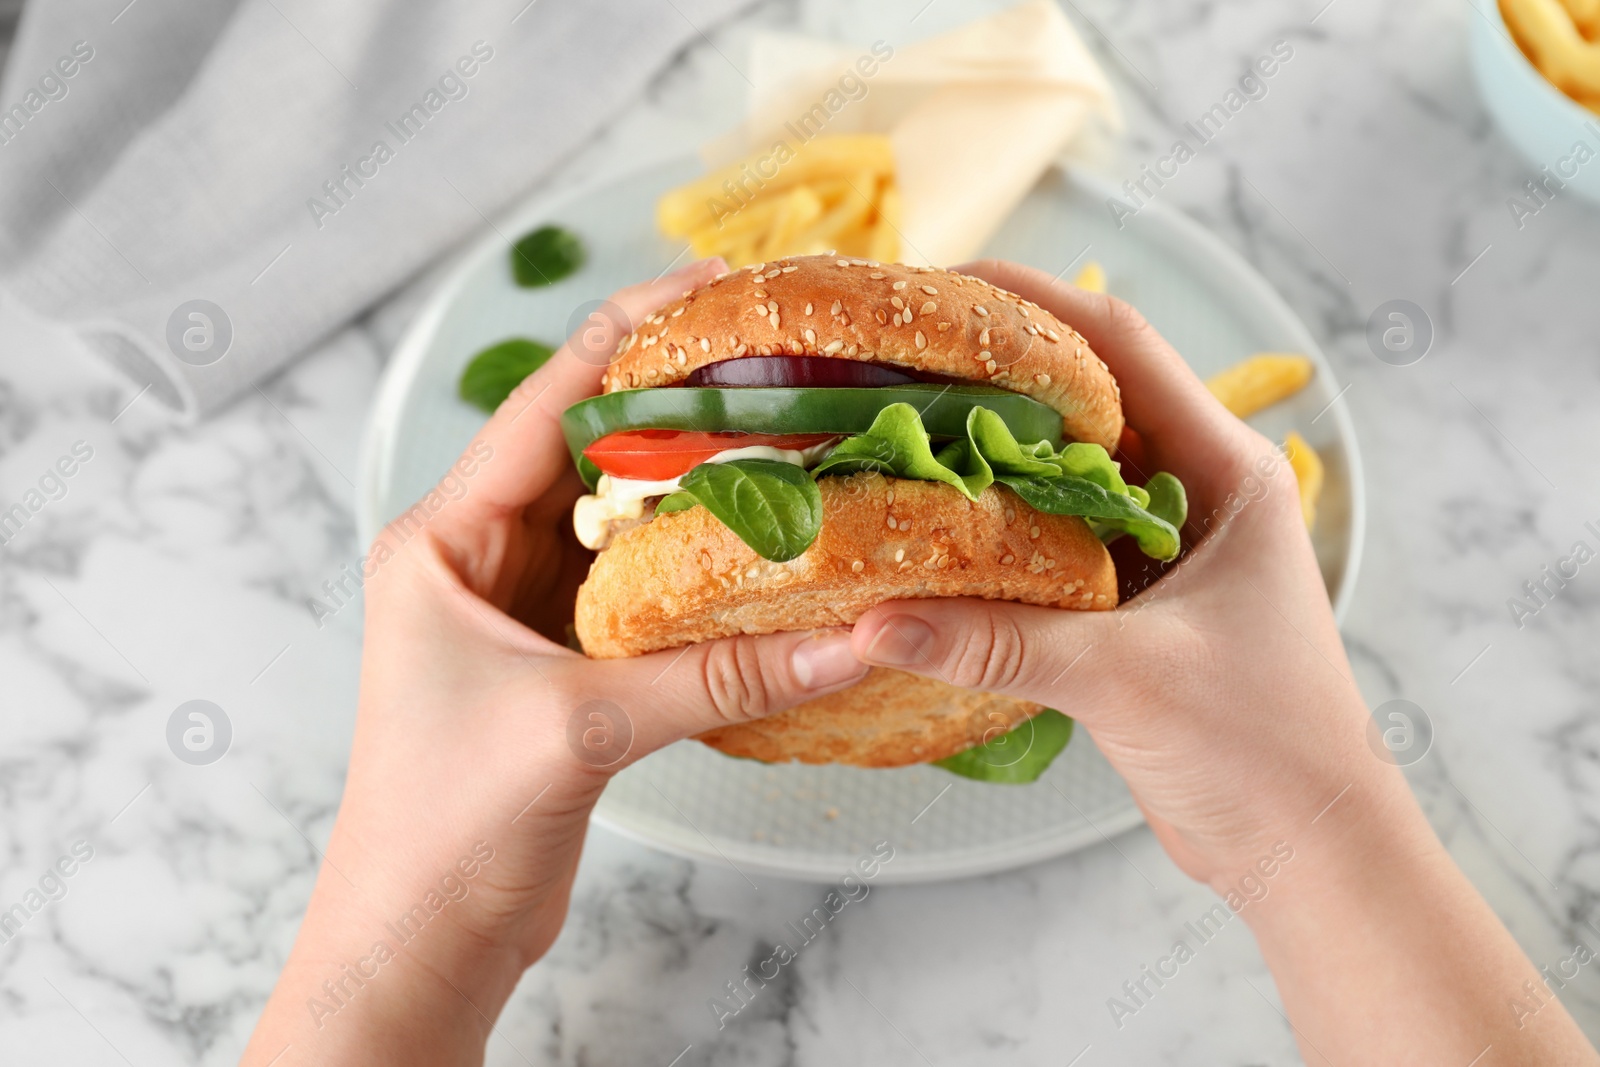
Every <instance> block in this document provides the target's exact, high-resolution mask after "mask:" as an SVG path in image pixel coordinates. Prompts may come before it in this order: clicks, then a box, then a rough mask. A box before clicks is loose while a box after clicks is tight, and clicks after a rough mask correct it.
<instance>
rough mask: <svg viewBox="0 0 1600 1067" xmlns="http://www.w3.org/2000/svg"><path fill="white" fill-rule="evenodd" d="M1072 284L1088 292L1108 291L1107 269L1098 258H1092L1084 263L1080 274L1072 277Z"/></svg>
mask: <svg viewBox="0 0 1600 1067" xmlns="http://www.w3.org/2000/svg"><path fill="white" fill-rule="evenodd" d="M1072 284H1073V285H1076V286H1077V287H1078V288H1079V289H1083V290H1085V291H1087V292H1091V293H1103V292H1105V291H1106V269H1105V268H1104V267H1102V266H1101V265H1100V263H1099V261H1098V260H1093V259H1091V260H1090V261H1089V262H1087V263H1085V264H1084V265H1083V269H1082V270H1080V271H1079V272H1078V276H1077V277H1076V278H1074V279H1072Z"/></svg>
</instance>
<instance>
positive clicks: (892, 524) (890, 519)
mask: <svg viewBox="0 0 1600 1067" xmlns="http://www.w3.org/2000/svg"><path fill="white" fill-rule="evenodd" d="M894 528H895V521H894V516H893V515H890V516H889V529H891V530H892V529H894ZM900 555H902V556H903V555H905V553H904V552H902V553H900ZM895 558H896V559H898V558H899V556H896V557H895Z"/></svg>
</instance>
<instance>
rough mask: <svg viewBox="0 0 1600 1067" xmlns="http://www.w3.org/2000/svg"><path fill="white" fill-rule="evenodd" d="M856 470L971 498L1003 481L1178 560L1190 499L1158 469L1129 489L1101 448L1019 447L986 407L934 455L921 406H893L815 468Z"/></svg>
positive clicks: (1041, 505)
mask: <svg viewBox="0 0 1600 1067" xmlns="http://www.w3.org/2000/svg"><path fill="white" fill-rule="evenodd" d="M857 471H877V472H879V473H881V474H891V475H894V476H895V477H897V478H916V479H920V480H922V481H937V482H943V483H945V484H946V485H949V486H951V487H953V488H955V489H957V490H959V491H960V492H961V493H962V494H964V495H965V496H966V497H967V498H968V499H970V500H976V499H978V496H979V494H981V493H982V492H983V491H984V490H985V489H987V488H988V487H989V486H990V485H992V484H994V483H995V482H999V483H1000V484H1002V485H1005V486H1007V487H1009V488H1010V489H1011V490H1012V491H1013V492H1015V493H1016V494H1017V495H1018V496H1020V497H1022V499H1023V500H1025V501H1026V502H1027V503H1028V504H1029V505H1030V506H1031V507H1033V508H1036V509H1037V510H1039V511H1043V512H1047V513H1049V514H1051V515H1081V516H1082V517H1083V518H1085V519H1087V520H1089V522H1090V523H1091V524H1092V525H1093V526H1094V528H1095V530H1096V532H1097V533H1099V534H1101V536H1102V537H1107V538H1110V539H1115V538H1116V537H1118V536H1120V535H1122V534H1129V535H1131V536H1132V537H1133V538H1134V540H1135V541H1136V542H1137V543H1138V545H1139V548H1140V550H1141V551H1142V552H1144V553H1145V554H1146V555H1148V556H1153V557H1155V558H1156V559H1160V560H1170V559H1174V558H1176V557H1177V555H1178V550H1179V547H1180V542H1179V537H1178V529H1179V528H1180V527H1181V526H1182V525H1183V520H1184V515H1185V510H1186V503H1185V499H1184V495H1183V486H1182V485H1181V484H1179V482H1178V480H1177V479H1176V478H1174V477H1173V476H1172V475H1170V474H1164V473H1163V474H1158V475H1156V476H1155V477H1154V478H1152V479H1151V480H1150V484H1149V485H1148V486H1147V487H1145V488H1143V489H1141V488H1139V487H1138V486H1130V485H1128V484H1127V483H1126V482H1124V481H1123V479H1122V474H1121V471H1120V470H1119V469H1118V466H1117V464H1116V463H1115V462H1113V461H1112V459H1111V456H1110V455H1108V454H1107V452H1106V450H1105V449H1104V448H1102V447H1100V446H1099V445H1091V444H1083V443H1081V442H1080V443H1074V444H1069V445H1067V446H1066V447H1064V448H1062V449H1061V451H1059V452H1057V451H1056V450H1055V449H1053V448H1052V447H1051V446H1050V444H1049V442H1047V441H1037V442H1034V443H1032V444H1021V443H1019V442H1018V441H1017V439H1016V438H1015V437H1014V436H1012V433H1011V430H1010V429H1009V428H1008V427H1007V426H1006V424H1005V420H1004V419H1002V418H1000V416H999V415H996V414H995V413H994V412H992V411H990V410H988V409H987V408H973V409H972V410H971V411H970V412H968V413H967V436H966V437H965V438H963V439H960V440H956V441H952V442H950V443H949V444H947V445H945V446H943V447H942V448H941V449H940V450H939V452H938V453H937V454H935V453H934V452H933V448H932V445H931V444H930V442H929V438H928V434H927V432H926V431H924V430H923V428H922V420H921V419H920V418H919V417H918V415H917V412H916V409H915V408H913V407H912V406H911V405H910V404H892V405H890V406H889V407H886V408H884V409H883V410H882V411H881V412H879V413H878V417H877V419H876V420H874V421H873V424H872V427H871V428H870V429H868V430H867V432H866V433H864V434H857V435H856V436H854V437H848V438H846V439H845V440H844V441H842V442H840V443H839V446H838V447H837V448H835V449H834V450H833V452H832V453H831V454H829V456H828V458H827V459H825V460H823V461H822V463H820V464H819V465H818V466H817V468H816V470H814V471H813V472H812V473H813V474H814V475H815V476H816V477H822V476H823V475H827V474H851V473H854V472H857Z"/></svg>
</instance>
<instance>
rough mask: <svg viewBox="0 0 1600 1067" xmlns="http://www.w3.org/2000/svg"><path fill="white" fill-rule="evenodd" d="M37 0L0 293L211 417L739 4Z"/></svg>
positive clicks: (4, 103) (2, 114) (5, 218)
mask: <svg viewBox="0 0 1600 1067" xmlns="http://www.w3.org/2000/svg"><path fill="white" fill-rule="evenodd" d="M525 2H526V0H495V2H487V0H433V2H428V0H336V2H332V3H330V2H326V0H205V2H202V3H197V2H195V0H133V2H132V3H129V4H128V5H127V6H126V7H122V6H121V3H122V0H112V3H110V4H109V5H108V4H107V3H106V2H105V0H34V2H32V3H30V4H29V5H28V7H27V8H26V10H25V11H24V14H23V18H22V23H21V26H20V27H19V29H18V33H17V37H16V40H15V42H14V46H13V48H12V50H11V53H10V56H9V58H8V60H7V64H6V70H5V76H4V79H3V81H0V285H3V286H4V287H5V288H6V289H7V290H8V291H9V292H10V293H11V294H12V295H14V296H15V297H16V298H18V299H19V300H20V301H21V302H22V303H23V304H25V305H26V306H28V307H30V308H31V309H33V310H34V311H36V312H38V313H40V314H42V315H44V316H47V317H49V318H53V319H58V320H63V321H67V322H70V323H72V324H74V325H75V326H76V327H77V328H78V329H79V330H80V332H81V333H82V334H83V336H84V337H85V338H87V339H88V340H89V341H90V342H91V343H92V344H93V346H94V347H96V348H98V349H100V350H102V351H104V352H105V353H106V354H107V355H108V356H109V357H110V358H111V359H112V360H114V361H115V362H116V363H117V365H119V366H120V367H122V368H123V369H124V370H125V371H126V372H127V373H128V374H129V375H130V376H132V377H133V378H134V379H135V380H136V382H138V383H139V384H148V385H150V392H151V394H152V395H154V396H156V397H158V398H159V399H161V400H162V401H164V402H165V403H167V404H168V405H170V406H171V407H173V408H175V409H177V410H179V411H182V412H184V413H186V414H188V415H191V416H197V415H204V414H207V413H209V412H212V411H215V410H216V409H217V408H219V407H221V406H222V405H224V404H226V403H228V402H229V401H230V400H232V399H234V398H235V397H237V396H239V395H240V394H242V393H244V392H246V391H247V390H249V389H250V388H251V387H252V385H254V384H255V383H256V382H258V381H260V380H261V379H262V378H264V377H265V376H267V375H270V374H271V373H273V372H274V371H276V370H278V369H279V368H281V367H283V366H284V365H285V364H287V363H288V362H289V361H291V360H293V359H294V358H295V357H296V356H298V355H300V354H302V353H303V352H305V351H306V350H307V349H308V348H309V347H311V346H312V345H314V344H315V343H316V342H317V341H318V340H320V339H322V338H324V337H327V336H328V335H329V334H330V333H332V332H333V331H334V330H336V329H338V328H339V327H340V326H341V325H342V324H344V323H346V322H347V321H349V320H350V319H351V318H352V317H354V316H355V315H357V314H359V313H360V312H361V311H362V310H363V309H365V308H366V307H367V306H368V305H370V304H371V303H372V302H373V301H374V300H376V299H378V298H379V297H381V296H382V295H383V294H385V293H386V292H388V291H390V290H391V289H393V288H394V287H395V286H396V285H397V284H399V283H400V282H402V281H403V280H405V279H406V278H407V277H408V276H409V275H411V274H412V273H413V272H415V271H416V270H417V269H418V268H419V267H421V266H423V265H425V264H426V263H427V262H428V261H429V260H430V259H431V258H433V257H436V256H438V255H439V254H440V253H441V252H442V251H444V250H446V249H448V248H449V247H451V246H452V245H453V244H455V243H457V242H459V241H460V240H461V239H462V238H463V237H465V236H467V235H468V234H470V233H471V232H473V231H474V230H477V229H479V228H481V227H483V226H485V225H486V220H487V219H491V218H493V217H494V216H495V215H496V213H497V212H499V211H501V210H503V209H504V208H506V207H507V206H508V205H509V204H511V203H512V202H514V201H515V200H516V198H517V197H518V194H519V193H522V192H523V191H525V190H527V189H528V188H529V187H530V186H531V185H532V184H533V183H535V182H536V181H537V180H538V179H539V178H540V177H541V176H542V175H544V174H545V173H547V172H548V171H549V170H550V169H551V168H552V167H553V166H554V165H555V164H556V163H558V162H559V161H560V160H561V159H562V157H563V156H564V155H565V154H567V153H569V152H571V151H572V150H573V149H574V148H575V147H577V146H578V145H580V144H581V143H582V142H583V140H584V139H585V137H586V136H588V135H590V134H592V133H593V132H594V130H595V129H596V128H597V127H598V126H599V125H600V124H601V123H603V122H604V121H605V120H606V119H607V118H608V117H609V116H610V115H611V114H612V113H613V112H614V111H616V110H617V109H618V108H620V107H621V106H622V105H623V104H624V103H626V102H627V101H628V100H629V98H630V97H631V96H633V95H635V94H636V93H637V92H638V91H639V90H640V89H641V88H642V87H643V86H644V85H645V84H646V83H647V82H648V81H649V79H650V78H651V77H652V76H653V75H654V74H655V73H656V72H657V71H658V70H660V69H661V68H662V66H663V65H664V64H665V63H666V62H667V60H668V59H669V58H670V57H671V56H672V55H673V54H674V53H675V52H676V51H677V50H679V49H680V48H682V47H684V46H685V45H686V44H687V43H688V42H690V41H694V40H699V39H700V36H701V33H702V32H703V31H706V30H708V29H709V28H711V27H712V26H713V25H714V24H715V23H717V22H718V21H720V20H721V19H722V18H724V17H725V16H726V15H728V14H729V13H731V12H732V11H733V10H734V9H735V8H736V7H737V6H738V3H739V0H536V2H534V3H528V4H526V6H524V4H525Z"/></svg>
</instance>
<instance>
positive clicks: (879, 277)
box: [867, 271, 885, 282]
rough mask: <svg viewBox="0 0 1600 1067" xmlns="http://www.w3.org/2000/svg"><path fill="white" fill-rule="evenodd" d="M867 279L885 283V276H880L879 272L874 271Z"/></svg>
mask: <svg viewBox="0 0 1600 1067" xmlns="http://www.w3.org/2000/svg"><path fill="white" fill-rule="evenodd" d="M867 277H869V278H872V279H874V280H875V281H880V282H881V281H883V279H884V277H885V275H883V274H880V273H879V272H878V271H873V272H872V273H871V274H869V275H867Z"/></svg>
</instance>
